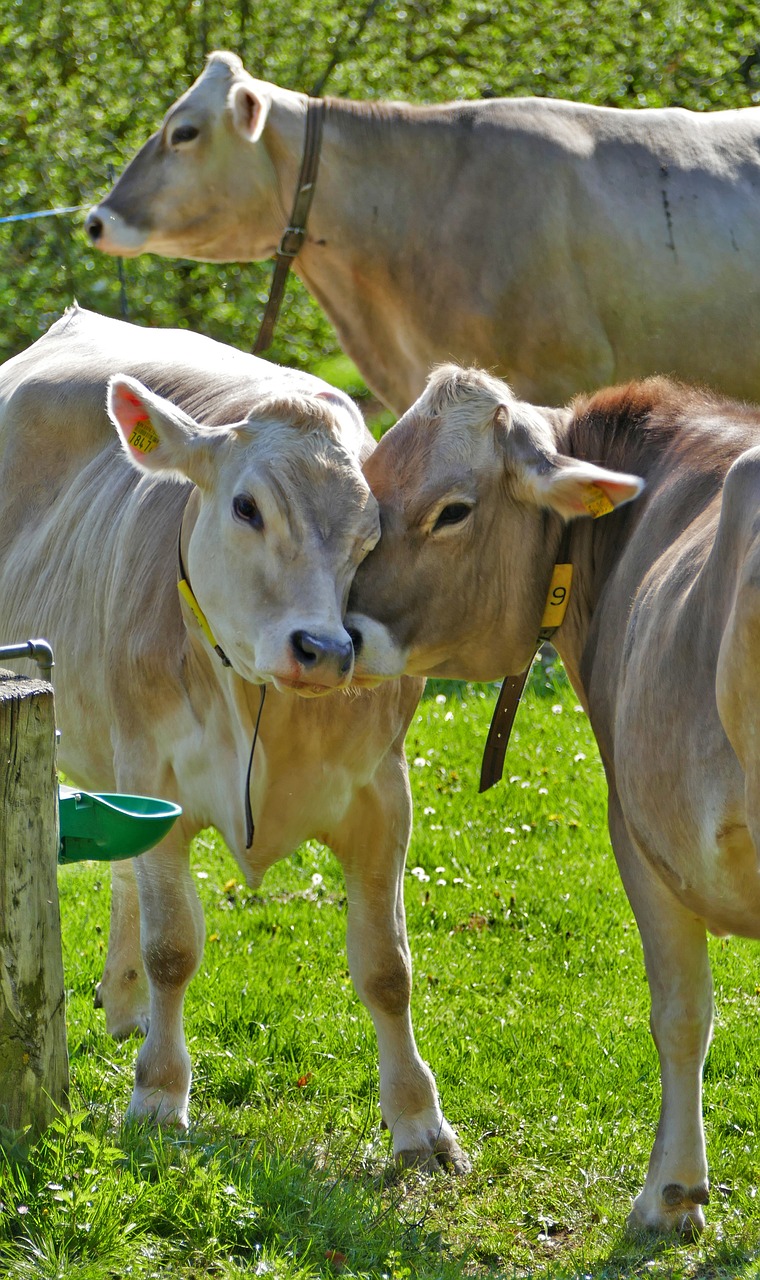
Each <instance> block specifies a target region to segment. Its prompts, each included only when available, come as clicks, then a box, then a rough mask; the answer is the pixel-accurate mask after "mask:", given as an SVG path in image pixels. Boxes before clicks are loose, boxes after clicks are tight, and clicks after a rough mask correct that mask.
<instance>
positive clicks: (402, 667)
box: [344, 613, 407, 689]
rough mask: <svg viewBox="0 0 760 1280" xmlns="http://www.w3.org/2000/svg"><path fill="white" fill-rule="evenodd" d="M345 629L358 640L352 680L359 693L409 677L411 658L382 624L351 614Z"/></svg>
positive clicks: (347, 617) (363, 615) (347, 618)
mask: <svg viewBox="0 0 760 1280" xmlns="http://www.w3.org/2000/svg"><path fill="white" fill-rule="evenodd" d="M344 625H345V628H346V630H347V631H348V632H350V633H351V634H352V635H354V636H355V637H356V639H355V641H354V648H355V649H356V659H355V661H354V674H353V676H352V677H351V684H352V685H353V687H354V688H355V689H374V688H375V686H376V685H378V684H380V682H381V681H383V680H395V679H396V678H397V677H398V676H403V675H405V674H406V673H407V666H406V659H407V654H406V652H405V650H403V649H401V648H400V647H399V646H398V645H397V644H396V642H395V640H394V639H393V636H392V635H391V633H390V631H389V630H388V628H387V627H386V626H384V624H383V623H382V622H376V621H375V619H374V618H368V617H367V616H366V615H365V614H362V613H347V614H346V617H345V622H344ZM357 642H358V643H357Z"/></svg>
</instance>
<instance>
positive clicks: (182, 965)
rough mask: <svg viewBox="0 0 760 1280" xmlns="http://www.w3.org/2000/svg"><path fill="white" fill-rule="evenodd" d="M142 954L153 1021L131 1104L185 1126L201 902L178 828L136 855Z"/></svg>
mask: <svg viewBox="0 0 760 1280" xmlns="http://www.w3.org/2000/svg"><path fill="white" fill-rule="evenodd" d="M136 871H137V883H138V888H139V894H140V932H141V942H142V957H143V963H144V965H145V973H146V975H147V979H148V986H149V990H150V1025H149V1028H148V1034H147V1037H146V1039H145V1042H144V1044H143V1045H142V1048H141V1049H140V1052H139V1054H138V1057H137V1064H136V1067H135V1087H134V1091H133V1093H132V1100H131V1102H130V1104H129V1115H130V1116H131V1117H133V1118H139V1117H150V1118H151V1119H154V1120H158V1121H159V1122H162V1123H167V1124H174V1125H178V1126H180V1127H182V1128H184V1127H186V1126H187V1107H188V1098H189V1095H190V1057H189V1054H188V1052H187V1049H186V1047H185V1035H184V1030H183V1025H182V1005H183V1002H184V997H185V991H186V990H187V986H188V983H189V982H190V979H191V978H192V976H193V974H194V973H195V972H196V970H197V968H198V965H199V964H200V961H201V956H202V954H203V941H204V921H203V909H202V907H201V904H200V901H199V899H198V895H197V893H196V891H195V885H194V883H193V880H192V877H191V874H190V867H189V863H188V856H187V851H186V847H185V844H184V842H183V841H182V840H181V838H180V837H179V835H178V836H177V837H174V833H172V835H171V836H169V837H168V838H167V840H165V841H164V842H163V843H162V844H160V845H158V846H157V847H156V848H155V849H152V850H151V851H150V852H149V853H144V854H143V855H142V857H140V858H138V859H136Z"/></svg>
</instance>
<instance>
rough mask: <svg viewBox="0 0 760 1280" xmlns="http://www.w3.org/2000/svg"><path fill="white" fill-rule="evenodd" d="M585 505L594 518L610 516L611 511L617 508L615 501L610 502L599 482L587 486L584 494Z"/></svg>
mask: <svg viewBox="0 0 760 1280" xmlns="http://www.w3.org/2000/svg"><path fill="white" fill-rule="evenodd" d="M583 505H584V507H585V508H586V510H587V511H588V513H589V515H590V516H593V518H594V520H598V519H599V516H608V515H609V514H610V512H611V511H614V510H615V504H614V502H610V500H609V498H608V497H607V494H606V493H605V492H604V489H600V488H599V485H598V484H590V485H587V486H586V489H585V491H584V494H583Z"/></svg>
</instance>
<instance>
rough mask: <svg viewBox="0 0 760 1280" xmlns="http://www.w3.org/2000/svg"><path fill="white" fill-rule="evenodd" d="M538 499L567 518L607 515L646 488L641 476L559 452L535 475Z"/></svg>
mask: <svg viewBox="0 0 760 1280" xmlns="http://www.w3.org/2000/svg"><path fill="white" fill-rule="evenodd" d="M531 481H532V488H533V492H534V494H535V497H536V501H538V502H539V504H540V505H541V506H542V507H551V508H552V509H553V510H554V511H556V512H557V514H558V515H561V516H564V517H565V519H566V520H570V519H573V518H574V517H575V516H592V517H594V518H596V517H597V516H606V515H608V514H609V513H610V511H614V510H615V507H620V506H622V504H623V503H624V502H631V501H632V499H633V498H638V496H639V494H640V493H641V491H642V489H643V488H644V481H643V480H642V479H640V477H639V476H631V475H626V474H625V473H624V472H622V471H608V470H607V468H606V467H597V466H595V465H594V463H592V462H580V461H578V460H577V459H575V458H565V457H563V456H562V455H561V454H557V455H556V456H555V457H554V458H552V459H550V460H549V465H548V466H547V467H546V468H545V469H544V468H537V469H536V472H535V474H534V475H533V476H532V477H531Z"/></svg>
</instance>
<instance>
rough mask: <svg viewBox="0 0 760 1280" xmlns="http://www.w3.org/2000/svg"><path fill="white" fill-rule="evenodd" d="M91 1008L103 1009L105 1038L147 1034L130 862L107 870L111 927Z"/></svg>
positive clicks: (136, 905)
mask: <svg viewBox="0 0 760 1280" xmlns="http://www.w3.org/2000/svg"><path fill="white" fill-rule="evenodd" d="M95 1008H96V1009H100V1008H102V1009H104V1010H105V1015H106V1029H107V1031H108V1033H109V1035H112V1036H114V1037H115V1039H117V1040H123V1039H125V1038H126V1037H127V1036H129V1035H131V1034H132V1032H133V1031H138V1032H139V1033H140V1034H141V1035H146V1033H147V1031H148V1012H149V995H148V979H147V978H146V976H145V969H144V967H143V962H142V953H141V951H140V902H139V898H138V895H137V881H136V879H135V869H134V860H130V861H128V862H114V864H113V866H112V867H111V927H110V930H109V934H108V954H107V956H106V963H105V968H104V970H103V977H102V978H101V980H100V982H99V983H98V985H97V988H96V990H95Z"/></svg>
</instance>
